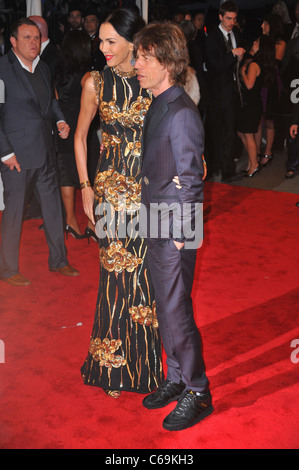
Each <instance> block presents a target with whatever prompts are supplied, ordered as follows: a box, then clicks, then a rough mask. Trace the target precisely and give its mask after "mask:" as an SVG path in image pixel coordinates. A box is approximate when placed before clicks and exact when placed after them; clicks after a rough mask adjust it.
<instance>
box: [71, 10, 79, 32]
mask: <svg viewBox="0 0 299 470" xmlns="http://www.w3.org/2000/svg"><path fill="white" fill-rule="evenodd" d="M68 21H69V23H70V25H71V27H72V29H80V28H81V26H82V14H81V12H80V11H79V10H74V11H71V12H70V15H69V17H68Z"/></svg>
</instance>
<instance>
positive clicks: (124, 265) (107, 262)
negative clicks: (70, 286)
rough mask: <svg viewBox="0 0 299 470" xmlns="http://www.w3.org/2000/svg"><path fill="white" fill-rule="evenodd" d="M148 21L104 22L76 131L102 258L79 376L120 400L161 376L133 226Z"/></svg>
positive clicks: (145, 103) (131, 17)
mask: <svg viewBox="0 0 299 470" xmlns="http://www.w3.org/2000/svg"><path fill="white" fill-rule="evenodd" d="M143 25H144V22H143V20H142V19H141V18H140V17H139V16H137V15H136V13H135V12H133V11H130V10H126V9H119V10H116V11H115V12H113V13H112V14H111V15H110V16H109V17H108V18H107V20H106V21H105V22H104V23H102V25H101V27H100V33H99V36H100V40H101V45H100V48H101V50H102V52H103V53H104V55H105V57H106V60H107V64H108V65H109V67H106V68H105V69H104V71H103V72H101V73H98V72H92V77H91V78H89V79H88V80H86V82H85V85H84V88H83V93H82V100H81V111H80V115H79V119H78V126H77V130H76V134H75V153H76V161H77V167H78V173H79V178H80V182H81V188H82V200H83V207H84V210H85V213H86V214H87V216H88V217H89V218H90V219H91V220H92V221H93V222H95V223H96V231H97V235H98V237H99V258H100V282H99V291H98V299H97V306H96V313H95V319H94V325H93V329H92V335H91V339H90V345H89V351H88V354H87V357H86V359H85V361H84V364H83V366H82V368H81V374H82V377H83V380H84V383H85V384H89V385H95V386H99V387H101V388H103V389H104V391H105V392H106V393H107V394H109V395H110V396H112V397H114V398H118V397H119V396H120V392H121V391H122V390H124V391H133V392H140V393H148V392H150V391H152V390H153V389H155V388H156V387H157V386H159V384H160V383H161V382H162V381H163V369H162V352H161V341H160V336H159V330H158V323H157V316H156V308H155V300H154V293H153V288H152V284H151V278H150V273H149V269H148V264H147V255H146V244H145V240H144V239H142V238H140V237H139V236H138V232H137V233H135V231H134V228H136V223H138V214H139V211H138V209H139V207H140V190H141V181H140V179H141V135H142V126H143V120H144V116H145V114H146V112H147V110H148V108H149V106H150V103H151V97H150V96H149V94H148V93H147V92H146V90H142V89H141V88H140V85H139V82H138V80H137V77H136V72H135V70H134V65H133V64H134V62H133V60H132V52H133V44H132V41H133V36H134V34H135V33H136V32H137V31H138V30H139V29H141V27H142V26H143ZM97 111H98V112H99V115H100V118H101V132H102V146H103V151H102V154H101V157H100V160H99V163H98V169H97V173H96V177H95V183H94V188H93V189H92V188H91V187H90V185H89V181H88V173H87V168H86V136H87V133H88V128H89V125H90V123H91V121H92V119H93V117H94V115H95V113H96V112H97ZM94 214H95V215H94ZM130 222H131V224H130ZM137 227H138V225H137Z"/></svg>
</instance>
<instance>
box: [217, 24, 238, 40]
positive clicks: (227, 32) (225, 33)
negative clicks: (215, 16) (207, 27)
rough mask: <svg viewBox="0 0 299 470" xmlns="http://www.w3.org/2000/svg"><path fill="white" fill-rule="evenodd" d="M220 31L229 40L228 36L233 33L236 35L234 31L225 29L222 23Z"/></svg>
mask: <svg viewBox="0 0 299 470" xmlns="http://www.w3.org/2000/svg"><path fill="white" fill-rule="evenodd" d="M219 29H220V31H221V32H222V34H224V36H225V37H226V38H227V35H228V34H229V33H232V35H233V34H234V33H233V32H232V31H226V30H225V29H224V28H223V26H222V24H221V23H219Z"/></svg>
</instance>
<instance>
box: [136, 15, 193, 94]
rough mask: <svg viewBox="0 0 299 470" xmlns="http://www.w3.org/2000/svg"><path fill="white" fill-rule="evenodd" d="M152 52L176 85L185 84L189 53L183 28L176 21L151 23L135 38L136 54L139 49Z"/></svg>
mask: <svg viewBox="0 0 299 470" xmlns="http://www.w3.org/2000/svg"><path fill="white" fill-rule="evenodd" d="M139 48H141V49H142V50H143V51H145V52H147V53H149V54H152V55H153V56H154V57H156V59H157V60H158V61H159V62H160V64H162V65H163V66H165V67H167V68H168V70H169V73H170V79H171V81H172V83H173V84H175V85H181V86H183V85H185V83H186V75H187V68H188V65H189V53H188V47H187V41H186V38H185V36H184V33H183V31H182V29H181V28H180V27H179V26H178V25H176V24H174V23H151V24H149V25H147V26H146V27H145V28H143V29H142V30H141V31H140V32H139V33H138V34H137V35H136V36H135V40H134V54H135V55H136V54H137V51H138V49H139Z"/></svg>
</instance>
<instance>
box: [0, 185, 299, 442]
mask: <svg viewBox="0 0 299 470" xmlns="http://www.w3.org/2000/svg"><path fill="white" fill-rule="evenodd" d="M297 200H298V195H295V194H287V193H279V192H270V191H262V190H251V189H247V188H240V187H234V186H227V185H221V184H216V183H214V184H212V183H207V184H206V199H205V242H204V246H203V248H202V249H201V250H200V251H199V253H198V266H197V273H196V279H195V284H194V302H195V305H196V318H197V323H198V326H199V327H200V331H201V334H202V337H203V342H204V356H205V361H206V365H207V374H208V376H209V378H210V382H211V391H212V394H213V399H214V407H215V411H214V413H213V414H212V415H211V416H210V417H208V418H207V419H206V420H204V421H203V422H202V423H200V424H198V425H197V426H195V427H193V428H192V429H189V430H185V431H181V432H176V433H171V432H168V431H165V430H163V428H162V426H161V423H162V420H163V418H164V416H165V415H166V414H168V412H170V411H171V409H172V408H173V406H174V405H173V404H172V405H169V406H168V407H166V408H165V409H162V410H153V411H149V410H146V409H145V408H143V407H142V405H141V401H142V398H143V397H142V396H140V395H138V394H130V393H123V394H122V396H121V398H120V399H118V400H113V399H111V398H110V397H107V396H106V395H105V394H104V393H103V392H102V391H101V390H99V389H98V388H93V387H88V386H86V385H83V382H82V380H81V377H80V366H81V364H82V362H83V360H84V358H85V355H86V352H87V349H88V345H89V336H90V333H91V327H92V323H93V316H94V309H95V302H96V296H97V283H98V249H97V246H96V244H95V243H94V242H91V243H90V244H89V245H88V244H87V241H86V240H74V239H73V238H72V237H71V238H69V239H68V240H67V242H66V243H67V247H68V251H69V260H70V263H71V264H73V265H74V266H75V267H76V268H78V269H79V270H80V273H81V275H80V276H79V277H78V278H73V279H68V278H64V277H62V276H61V275H59V274H55V273H50V272H49V271H48V268H47V257H48V253H47V245H46V243H45V240H44V233H43V232H42V231H39V230H38V226H39V225H40V223H41V222H40V221H37V220H35V221H26V222H25V223H24V229H23V235H22V244H21V257H20V266H21V272H22V274H24V275H25V276H28V277H29V278H30V279H31V281H32V285H31V286H30V287H25V288H15V287H12V286H9V285H7V284H5V283H4V282H1V283H0V295H1V303H0V340H2V341H3V342H4V345H5V358H4V359H5V362H4V363H0V416H1V427H0V448H2V449H91V448H98V449H298V447H299V434H298V422H299V385H298V379H299V350H298V352H296V351H295V349H294V348H291V342H292V341H293V340H294V339H298V346H297V347H299V324H298V317H299V314H298V310H299V306H298V300H299V277H298V266H299V245H298V234H299V209H298V208H297V207H295V203H296V202H297ZM81 225H82V228H84V226H85V219H84V216H83V215H81ZM0 345H3V343H2V342H1V343H0ZM292 352H293V361H292V360H291V354H292ZM0 359H1V355H0ZM2 362H3V358H2Z"/></svg>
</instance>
